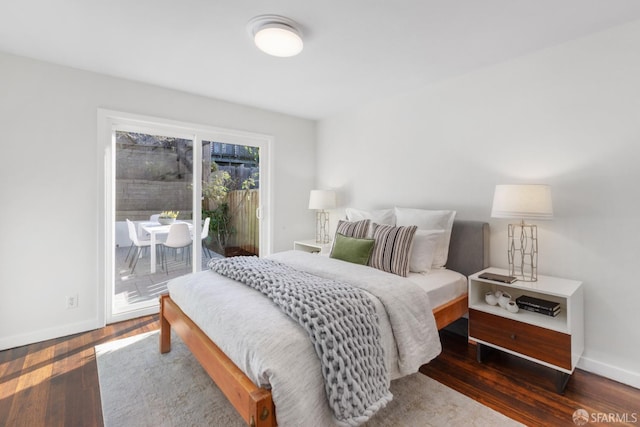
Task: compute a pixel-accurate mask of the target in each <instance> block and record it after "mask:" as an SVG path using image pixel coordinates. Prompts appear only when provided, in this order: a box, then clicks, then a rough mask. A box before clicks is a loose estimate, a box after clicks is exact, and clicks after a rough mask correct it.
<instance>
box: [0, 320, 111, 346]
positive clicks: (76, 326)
mask: <svg viewBox="0 0 640 427" xmlns="http://www.w3.org/2000/svg"><path fill="white" fill-rule="evenodd" d="M103 326H104V324H100V322H99V320H98V319H92V320H87V321H84V322H78V323H72V324H68V325H63V326H58V327H55V328H49V329H41V330H38V331H35V332H30V333H28V334H20V335H12V336H10V337H3V338H0V350H7V349H10V348H15V347H21V346H23V345H28V344H33V343H36V342H41V341H47V340H50V339H54V338H60V337H65V336H67V335H73V334H78V333H81V332H86V331H91V330H93V329H98V328H101V327H103Z"/></svg>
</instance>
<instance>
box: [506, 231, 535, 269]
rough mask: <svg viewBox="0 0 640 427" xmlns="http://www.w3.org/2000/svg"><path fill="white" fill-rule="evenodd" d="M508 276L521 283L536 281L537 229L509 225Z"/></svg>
mask: <svg viewBox="0 0 640 427" xmlns="http://www.w3.org/2000/svg"><path fill="white" fill-rule="evenodd" d="M508 239H509V241H508V243H509V246H508V250H507V252H508V255H509V274H510V275H511V276H514V277H517V278H518V280H522V281H523V282H536V281H538V227H537V226H536V225H533V224H525V223H524V220H523V221H522V222H521V223H520V224H509V232H508Z"/></svg>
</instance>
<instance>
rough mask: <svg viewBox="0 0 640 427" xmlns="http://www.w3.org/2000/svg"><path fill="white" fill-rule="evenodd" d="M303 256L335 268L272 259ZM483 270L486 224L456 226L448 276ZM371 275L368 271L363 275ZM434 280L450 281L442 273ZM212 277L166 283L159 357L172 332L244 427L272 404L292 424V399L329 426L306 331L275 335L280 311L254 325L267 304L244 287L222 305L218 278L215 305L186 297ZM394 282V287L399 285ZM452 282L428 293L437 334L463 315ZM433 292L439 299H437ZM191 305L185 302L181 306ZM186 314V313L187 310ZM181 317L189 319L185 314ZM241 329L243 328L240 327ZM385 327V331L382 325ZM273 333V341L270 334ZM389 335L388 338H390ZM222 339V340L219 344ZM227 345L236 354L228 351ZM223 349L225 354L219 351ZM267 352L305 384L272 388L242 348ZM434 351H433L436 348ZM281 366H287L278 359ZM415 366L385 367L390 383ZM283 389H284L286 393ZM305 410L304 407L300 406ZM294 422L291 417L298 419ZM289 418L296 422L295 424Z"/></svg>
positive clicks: (267, 421)
mask: <svg viewBox="0 0 640 427" xmlns="http://www.w3.org/2000/svg"><path fill="white" fill-rule="evenodd" d="M305 257H306V258H305ZM308 257H316V258H315V260H316V261H315V262H314V263H313V266H312V267H310V268H315V269H318V271H320V270H323V269H324V270H329V269H330V268H329V267H331V266H332V265H333V264H331V263H332V262H335V261H336V260H332V259H328V258H326V259H325V258H324V257H319V256H318V255H311V254H303V253H289V254H287V253H285V254H276V255H275V259H276V260H277V261H283V260H284V261H286V262H293V263H294V264H295V263H297V262H300V263H302V264H304V263H306V262H307V261H306V260H307V259H308ZM487 266H488V224H486V223H483V222H476V221H460V220H458V221H455V222H454V224H453V228H452V231H451V240H450V245H449V259H448V262H447V270H448V273H451V274H454V273H453V271H456V272H459V273H460V274H462V275H464V276H468V275H470V274H471V273H474V272H476V271H479V270H482V269H484V268H486V267H487ZM358 267H360V266H358ZM362 268H369V267H362ZM369 270H373V269H371V268H369ZM363 272H364V270H360V271H359V272H358V273H356V275H359V276H362V277H363V279H362V280H363V281H367V280H369V279H368V278H366V277H365V275H363ZM435 273H437V274H448V273H445V272H435ZM332 274H333V273H332ZM336 274H337V273H336ZM345 274H346V273H345ZM348 274H351V273H348ZM372 274H373V275H374V276H375V277H377V276H381V277H382V276H383V275H380V274H378V273H373V272H372ZM210 275H211V273H210V272H200V273H195V274H193V275H189V276H185V277H184V278H181V279H176V280H177V281H172V283H170V286H169V290H170V294H169V295H163V296H161V298H160V314H161V316H160V318H161V334H160V351H161V352H162V353H166V352H168V351H170V349H171V329H173V330H174V331H175V333H176V334H177V335H178V336H180V337H181V339H182V340H183V341H184V343H185V344H186V345H187V346H188V348H189V349H190V350H191V352H192V353H193V354H194V356H195V357H196V358H197V359H198V361H199V362H200V364H201V365H202V366H203V368H204V369H205V371H206V372H207V373H208V375H209V376H210V377H211V378H212V379H213V380H214V382H215V383H216V384H217V385H218V387H219V388H220V390H221V391H222V392H223V393H224V394H225V395H226V396H227V398H228V400H229V401H230V403H231V404H232V405H233V406H234V407H235V409H236V410H237V411H238V413H239V414H240V416H241V417H242V418H243V419H244V421H245V422H246V423H247V424H248V425H251V426H275V425H277V422H276V408H275V404H274V400H275V401H278V402H279V404H278V419H281V418H282V420H286V419H289V420H291V419H292V418H291V417H292V416H294V413H293V412H291V413H289V411H290V406H291V401H290V399H289V400H286V399H287V398H288V396H296V395H297V396H298V400H299V402H297V403H296V404H295V406H300V405H302V407H300V408H296V411H298V412H297V413H296V414H300V413H304V414H307V413H308V414H309V417H311V418H310V419H312V420H313V421H314V424H316V425H329V424H331V423H330V422H329V421H328V419H323V418H322V417H323V416H325V415H324V412H322V411H323V410H321V409H318V404H317V403H315V402H318V401H322V399H323V397H324V394H323V390H322V387H316V386H308V384H315V383H317V382H318V381H322V379H321V378H320V379H318V378H317V377H318V376H320V377H321V375H320V374H319V373H317V372H315V371H316V369H312V368H309V366H308V365H306V364H305V363H307V362H306V360H307V358H308V355H307V354H306V353H308V352H309V351H308V350H307V349H306V348H305V347H304V346H305V345H307V346H310V347H312V346H311V345H308V344H302V343H299V341H302V340H306V341H308V338H305V333H304V330H301V332H300V333H298V332H296V331H293V330H292V331H288V332H287V333H282V332H281V329H280V328H284V323H283V322H285V323H286V322H287V320H286V317H283V314H282V313H280V312H279V310H273V311H274V313H270V314H268V315H263V314H261V315H260V316H259V319H258V316H253V315H252V314H251V313H258V312H260V313H262V308H259V306H261V305H262V304H263V303H264V301H265V300H266V301H268V300H267V299H266V298H264V297H262V296H261V295H260V294H258V293H256V292H255V291H254V290H252V289H250V288H243V289H240V290H239V292H241V295H242V296H241V297H240V298H239V297H237V296H235V297H228V298H231V299H229V300H227V301H225V300H224V298H227V297H226V296H225V295H226V293H224V292H223V291H222V290H224V289H225V287H234V289H235V286H236V285H235V284H234V283H232V282H233V281H232V280H231V279H226V278H225V280H219V278H217V279H216V280H218V281H217V282H216V292H218V291H217V289H221V291H220V292H221V293H219V294H217V295H216V296H215V297H213V296H211V297H210V300H211V301H213V300H216V301H215V304H218V305H216V306H210V305H207V304H209V302H208V301H209V300H208V299H207V298H209V297H204V296H201V295H200V294H193V295H190V294H189V292H191V290H193V291H194V292H195V290H196V289H200V288H202V289H205V288H206V289H207V292H208V289H209V288H210V287H211V286H210V285H208V284H207V283H206V282H207V280H209V276H210ZM387 276H393V275H387ZM372 277H373V276H372ZM432 277H433V275H432ZM450 277H455V276H450ZM387 279H388V280H396V279H394V278H389V277H386V276H385V280H387ZM411 279H412V278H411V277H408V278H407V279H404V278H401V280H411ZM414 279H415V280H417V281H418V282H419V281H420V280H421V279H420V278H419V277H415V278H414ZM458 279H459V277H458ZM398 280H400V278H399V279H398ZM415 280H414V281H415ZM451 282H452V283H453V284H454V286H453V287H454V288H455V287H456V286H457V288H458V291H451V290H444V291H442V289H440V288H438V287H436V288H435V289H436V293H435V294H432V292H429V294H430V295H434V300H438V304H437V306H436V307H435V308H434V309H433V319H434V322H435V325H437V329H441V328H443V327H445V326H447V325H448V324H450V323H451V322H453V321H455V320H457V319H459V318H460V317H462V316H463V315H464V314H465V313H466V312H467V295H466V292H465V290H466V286H465V284H466V281H464V278H463V286H462V287H461V286H460V280H452V281H451ZM456 282H457V285H456ZM241 286H242V285H241ZM417 286H418V287H421V286H426V287H429V286H430V284H429V283H419V284H417ZM172 288H173V289H174V290H176V289H179V288H180V289H185V290H186V291H180V292H182V294H181V293H180V292H178V291H175V292H174V291H172ZM438 293H439V294H440V295H436V294H438ZM256 294H257V295H256ZM189 298H190V301H191V302H190V303H187V300H189ZM198 304H200V305H198ZM434 305H435V304H434ZM186 307H188V309H187V308H186ZM212 307H213V308H212ZM183 308H185V310H183ZM185 311H186V312H188V313H189V314H187V313H185ZM240 313H249V314H245V315H244V316H245V317H242V316H243V315H241V314H240ZM234 316H237V318H238V319H243V320H241V321H237V322H228V319H229V318H230V317H231V318H233V317H234ZM222 319H227V320H226V322H227V323H226V324H224V325H223V324H221V323H220V322H222ZM383 320H384V319H382V318H381V323H384V321H383ZM289 322H290V321H289ZM240 323H242V324H243V325H240ZM241 326H242V327H247V326H248V328H249V329H250V330H249V331H243V330H242V329H240V327H241ZM294 326H295V325H294ZM383 326H384V328H387V326H386V325H383ZM274 331H275V334H274V333H273V332H274ZM391 335H392V336H393V333H392V334H391ZM436 335H437V331H436ZM210 336H213V337H218V338H216V342H214V340H212V339H211V338H210ZM225 336H226V338H224V339H223V337H225ZM283 336H286V337H287V341H284V340H283V339H282V337H283ZM388 336H389V333H383V341H385V346H388V345H396V344H395V343H393V342H391V344H389V343H388V342H386V341H388ZM229 337H233V338H234V339H233V340H230V339H229ZM385 337H387V338H385ZM221 343H224V344H221ZM219 344H220V346H219ZM438 344H439V342H438ZM230 346H231V347H234V348H230ZM289 346H291V347H289ZM296 346H298V347H296ZM300 346H302V347H300ZM221 347H223V348H224V350H223V349H222V348H221ZM272 347H277V348H279V349H280V350H281V351H283V353H285V354H287V353H291V354H293V355H294V357H293V358H291V359H290V360H287V361H286V366H287V367H288V368H289V369H288V370H290V371H291V372H290V373H287V374H290V375H292V376H294V377H295V378H298V379H299V378H300V377H301V375H300V372H304V378H305V381H304V382H303V381H299V380H298V381H291V380H290V379H289V380H288V382H287V381H285V380H284V379H278V380H277V381H276V377H275V375H274V374H273V373H272V372H271V369H270V367H265V366H262V365H261V363H262V362H261V361H256V360H255V358H254V357H253V356H252V354H249V350H247V349H248V348H259V349H261V348H265V352H266V351H267V350H266V349H269V348H272ZM300 348H302V350H299V349H300ZM312 350H313V348H312V349H311V354H312V357H311V358H313V351H312ZM425 351H427V350H425ZM430 351H431V350H428V351H427V352H430ZM434 351H437V352H439V348H437V349H435V350H434ZM391 353H392V352H391ZM227 354H230V355H232V357H229V356H228V355H227ZM298 355H299V357H298ZM435 355H437V353H435V354H426V355H425V360H427V361H428V360H430V359H431V358H433V357H435ZM316 359H317V356H316ZM418 360H419V359H418ZM278 362H279V361H278V360H271V361H269V363H274V364H276V365H277V364H278ZM265 363H266V362H265ZM282 363H285V362H284V360H283V361H282ZM316 363H317V362H316ZM386 363H387V364H388V365H389V366H395V365H393V363H394V362H391V361H387V362H386ZM416 366H418V367H419V365H416V364H415V361H414V362H413V365H411V364H409V366H407V367H405V370H404V371H403V372H396V371H394V368H393V367H391V368H390V369H391V371H392V372H391V379H394V378H398V377H400V376H402V375H406V374H408V373H407V372H408V371H411V370H413V372H415V371H417V368H416ZM274 370H275V368H274ZM317 371H319V370H317ZM400 371H402V369H400ZM281 375H282V374H281ZM282 384H286V386H285V385H282ZM285 388H287V389H289V388H290V389H291V390H287V393H286V394H285V392H284V391H282V389H285ZM301 393H303V394H301ZM300 395H304V396H305V399H300V398H299V396H300ZM324 399H326V397H324ZM283 402H284V403H283ZM305 405H307V406H308V407H304V406H305ZM318 414H320V415H318ZM295 416H296V417H297V416H298V415H295ZM295 419H296V420H298V418H295ZM283 423H284V421H283Z"/></svg>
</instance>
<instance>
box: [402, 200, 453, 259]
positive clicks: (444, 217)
mask: <svg viewBox="0 0 640 427" xmlns="http://www.w3.org/2000/svg"><path fill="white" fill-rule="evenodd" d="M394 211H395V215H396V225H417V226H418V230H444V233H443V235H442V237H441V238H440V241H439V242H438V246H437V248H436V254H435V256H434V259H433V264H432V268H443V267H444V266H445V264H446V263H447V258H448V257H449V241H450V240H451V229H452V228H453V220H454V218H455V216H456V211H448V210H426V209H408V208H398V207H396V208H395V209H394Z"/></svg>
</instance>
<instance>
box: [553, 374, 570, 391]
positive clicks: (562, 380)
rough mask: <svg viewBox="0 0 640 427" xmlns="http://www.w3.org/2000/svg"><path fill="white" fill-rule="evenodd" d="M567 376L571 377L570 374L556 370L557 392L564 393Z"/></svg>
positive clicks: (567, 380)
mask: <svg viewBox="0 0 640 427" xmlns="http://www.w3.org/2000/svg"><path fill="white" fill-rule="evenodd" d="M569 378H571V375H570V374H565V373H564V372H560V371H556V391H557V392H558V394H564V389H565V387H567V383H568V382H569Z"/></svg>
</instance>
